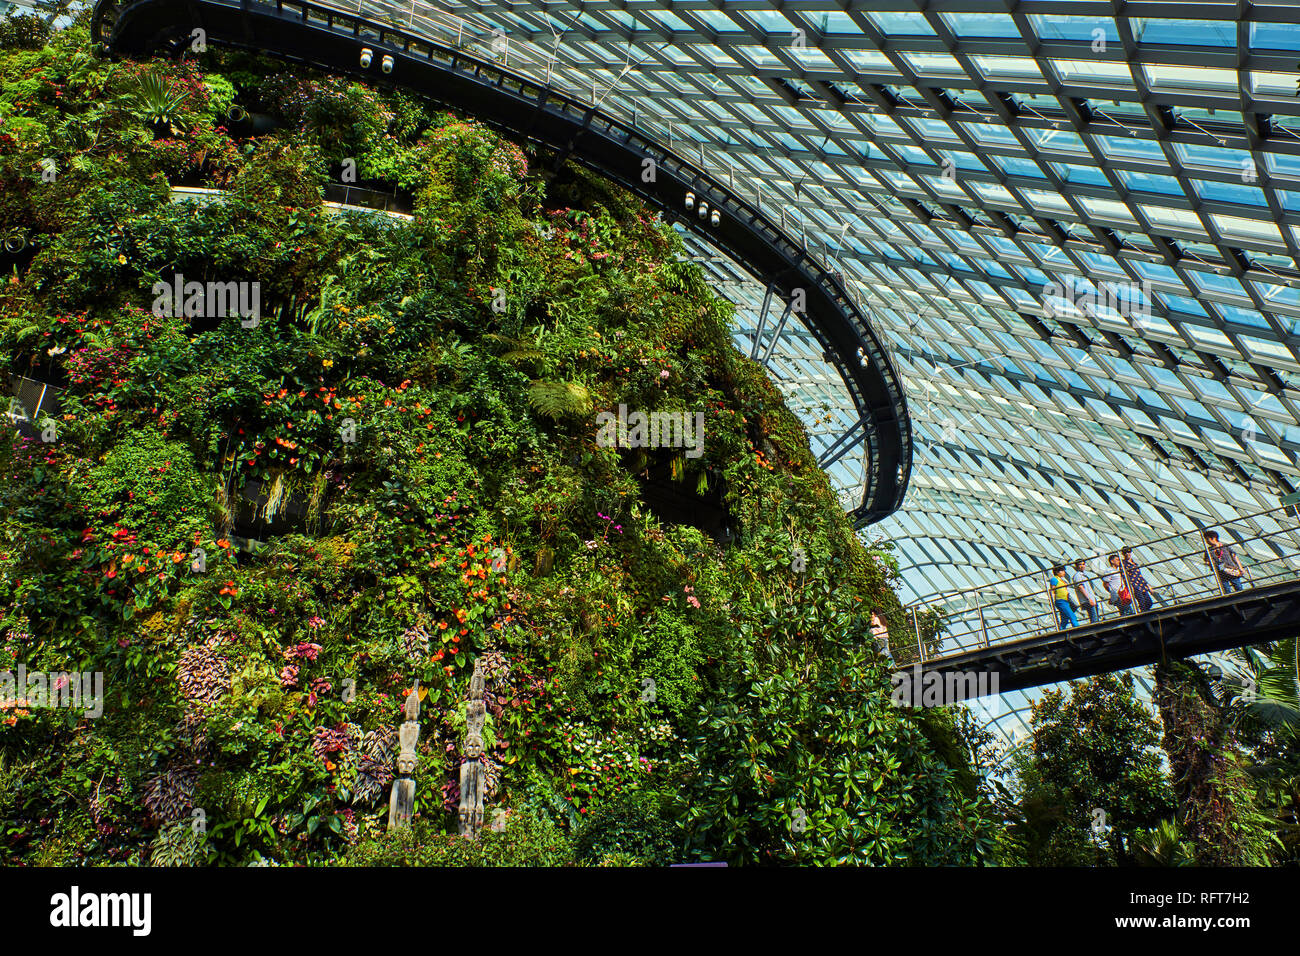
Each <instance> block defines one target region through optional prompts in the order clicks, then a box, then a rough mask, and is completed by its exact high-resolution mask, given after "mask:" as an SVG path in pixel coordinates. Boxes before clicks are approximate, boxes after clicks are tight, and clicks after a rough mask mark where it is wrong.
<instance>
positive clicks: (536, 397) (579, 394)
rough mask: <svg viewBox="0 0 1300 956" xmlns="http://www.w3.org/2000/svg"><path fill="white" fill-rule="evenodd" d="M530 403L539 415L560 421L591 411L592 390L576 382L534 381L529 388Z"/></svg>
mask: <svg viewBox="0 0 1300 956" xmlns="http://www.w3.org/2000/svg"><path fill="white" fill-rule="evenodd" d="M528 404H529V405H531V406H532V408H533V411H535V412H537V414H539V415H545V416H546V417H547V418H550V419H553V420H555V421H559V420H561V419H563V418H568V417H570V416H578V415H586V414H589V413H590V412H591V409H592V407H593V406H592V401H591V392H589V391H587V389H586V388H585V387H584V386H582V385H579V384H577V383H576V382H543V381H534V382H533V384H532V385H531V386H530V387H529V389H528Z"/></svg>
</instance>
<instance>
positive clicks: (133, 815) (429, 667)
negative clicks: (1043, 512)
mask: <svg viewBox="0 0 1300 956" xmlns="http://www.w3.org/2000/svg"><path fill="white" fill-rule="evenodd" d="M0 87H2V92H0V223H3V229H4V230H5V231H8V230H20V231H22V232H23V234H24V235H27V236H29V237H30V239H31V242H32V246H31V247H30V248H29V250H28V251H26V252H23V253H22V254H21V255H19V256H17V257H14V258H12V259H9V260H6V261H5V270H6V282H5V284H4V285H3V286H2V287H0V307H2V314H0V349H3V351H4V353H5V354H6V355H7V356H8V357H9V360H10V367H11V369H12V370H13V371H16V372H21V373H23V374H26V375H30V376H34V377H37V378H41V379H43V380H48V381H52V382H54V383H55V384H57V385H60V386H63V387H65V389H66V390H65V391H64V392H63V394H62V410H61V413H60V415H59V417H58V418H57V419H56V420H55V424H56V425H57V433H58V435H57V439H56V440H53V441H48V442H47V441H41V440H34V439H31V438H25V437H19V436H16V435H15V434H14V433H13V432H12V431H9V430H7V431H6V432H5V436H4V438H3V440H2V441H0V515H2V516H3V517H0V670H4V669H10V668H12V667H14V666H16V664H17V663H18V662H20V661H21V662H23V663H25V664H26V666H27V667H28V668H32V669H34V668H37V667H40V668H43V669H44V670H46V671H59V670H76V671H98V672H102V673H103V674H104V681H105V688H106V698H107V699H106V702H105V710H104V714H103V716H102V717H99V718H88V717H84V716H82V715H80V714H77V713H73V712H70V711H67V710H53V709H43V708H36V707H24V706H17V707H13V708H10V709H9V710H7V711H6V712H5V714H4V716H3V718H0V757H2V758H3V764H2V765H0V766H2V769H0V807H2V808H3V810H4V812H3V818H4V820H5V821H6V824H5V832H3V833H0V848H2V849H0V856H3V858H4V859H6V860H19V861H25V862H42V863H61V862H67V863H73V862H86V861H89V862H95V863H103V862H108V861H126V862H148V861H154V862H158V863H166V864H169V865H175V864H186V863H203V862H207V863H242V862H251V861H259V860H273V861H276V862H303V863H328V862H332V861H336V860H338V859H341V858H343V857H344V856H346V855H348V854H351V856H349V859H351V860H353V861H356V862H369V863H376V862H396V861H398V860H399V859H400V860H403V861H407V860H413V861H420V862H425V863H430V864H442V863H448V864H450V863H464V864H471V863H474V864H477V863H491V862H496V863H503V862H517V863H561V862H568V861H569V860H572V859H581V860H582V861H583V862H589V863H611V864H626V863H656V864H658V863H665V862H669V861H675V860H678V859H712V858H720V857H725V858H727V859H729V860H732V861H734V862H770V861H807V862H820V861H828V862H840V861H843V862H850V861H871V862H900V861H903V862H910V863H932V862H942V863H949V862H976V861H979V860H981V859H983V858H984V856H985V855H986V853H987V850H988V847H989V846H990V837H989V834H988V830H987V823H986V822H985V819H984V817H983V816H982V815H986V811H987V806H986V802H985V801H984V799H983V798H982V797H981V796H980V794H979V793H978V792H976V790H975V789H974V788H972V787H971V786H970V773H971V771H970V766H969V755H968V754H967V753H966V750H965V749H964V747H963V746H962V745H961V738H960V731H959V729H958V727H957V726H956V724H955V723H954V721H953V719H952V717H951V715H949V714H947V713H928V714H924V715H923V714H920V713H918V712H912V711H906V710H901V709H898V708H894V707H892V706H890V705H889V704H888V702H887V699H886V691H885V690H884V688H885V687H886V686H887V677H886V674H885V672H884V670H883V669H882V665H881V662H880V661H879V659H878V658H877V657H876V656H875V652H874V650H872V649H870V648H872V644H871V641H870V639H869V635H868V634H867V630H866V623H865V620H864V614H863V609H864V608H870V607H871V606H873V605H880V606H882V607H883V608H884V609H885V612H886V616H887V617H888V618H889V619H890V620H891V621H892V622H896V626H897V627H899V628H901V627H902V614H901V610H900V607H899V603H898V599H897V597H896V596H895V594H894V592H893V590H892V585H893V583H894V582H895V579H896V567H895V566H894V565H893V563H892V559H891V558H890V556H889V554H888V553H887V550H881V549H867V548H864V547H863V545H862V544H861V543H860V542H859V540H858V539H857V538H856V537H855V536H854V534H853V533H852V530H851V529H850V527H849V526H848V524H847V522H846V520H845V518H844V515H843V514H842V512H841V510H840V508H839V506H838V504H837V502H836V499H835V497H834V495H833V494H832V492H831V489H830V488H829V486H828V484H827V480H826V477H825V475H824V474H823V473H822V472H821V471H820V470H819V469H818V468H817V466H816V463H815V461H814V459H813V457H812V455H811V454H810V452H809V449H808V442H807V437H806V434H805V433H804V431H803V428H802V426H801V425H800V424H799V421H798V419H797V418H796V417H795V416H794V415H793V414H792V413H791V412H790V411H789V410H788V409H786V408H785V406H784V404H783V402H782V399H781V396H780V394H779V392H778V391H777V390H776V389H775V388H774V386H773V385H772V384H771V382H769V381H768V379H767V378H766V376H765V374H764V372H763V370H762V368H761V367H760V366H758V365H757V364H755V363H753V362H751V361H749V360H748V359H746V358H745V357H743V356H742V355H740V354H739V353H738V352H737V351H736V350H735V349H734V348H733V347H732V346H731V344H730V332H729V329H728V318H729V314H730V307H729V305H728V304H727V303H726V302H724V301H722V300H720V299H718V298H717V297H716V296H715V295H714V294H713V293H712V292H711V290H710V289H709V287H708V285H707V283H706V282H705V280H704V278H703V276H702V274H701V272H700V271H699V270H698V268H697V267H695V266H694V265H692V264H690V263H689V262H687V261H685V259H684V257H683V254H682V247H681V245H680V242H679V240H678V239H677V237H676V236H675V234H674V233H673V232H672V231H671V230H670V229H668V228H666V227H665V226H664V225H663V224H662V223H660V222H658V221H657V220H656V219H655V218H654V217H652V216H650V215H649V214H647V212H646V210H645V209H644V208H643V207H641V206H640V205H639V204H638V203H636V202H634V201H633V200H631V199H630V198H629V197H627V196H626V195H624V194H622V193H620V192H618V191H616V190H614V189H612V188H611V187H609V186H607V185H605V184H603V183H602V182H600V181H599V180H596V179H594V178H592V177H591V176H589V175H587V174H584V173H582V172H580V171H578V170H568V171H566V173H565V174H564V175H563V176H561V177H559V178H557V179H555V180H554V181H551V182H547V181H545V180H543V179H542V178H541V177H539V176H536V175H534V174H533V173H532V172H530V168H529V158H528V156H527V155H526V154H525V152H524V151H522V150H521V149H520V148H519V147H517V146H515V145H513V144H511V143H509V142H506V141H503V140H502V139H500V138H499V137H497V136H496V135H494V134H492V133H491V132H489V131H488V130H486V129H484V128H483V127H481V126H479V125H477V124H475V123H472V122H467V121H464V120H462V119H459V118H456V117H453V116H448V115H445V114H439V113H435V112H433V111H431V110H429V109H427V108H426V107H425V106H423V105H422V104H420V103H418V102H416V101H414V100H411V99H410V98H408V97H405V96H402V95H399V94H394V93H380V92H377V91H375V90H373V89H370V88H367V87H365V86H362V85H359V84H357V83H354V82H351V81H347V80H341V79H337V78H333V77H318V76H308V75H305V74H302V73H295V74H292V75H290V74H287V73H285V72H283V68H282V67H281V66H278V65H275V64H271V63H268V62H265V61H261V60H258V59H254V58H249V57H246V56H243V55H240V56H235V55H231V54H226V53H221V52H213V53H210V54H208V55H206V56H205V57H203V58H201V59H200V60H199V61H197V62H192V61H191V62H185V63H179V64H178V63H171V62H162V61H157V62H150V63H130V62H123V63H118V64H111V63H109V62H107V61H103V60H100V59H97V58H95V57H94V56H92V55H91V54H90V52H89V49H88V44H87V42H86V35H85V32H84V29H83V28H81V27H76V28H73V29H70V30H67V31H64V32H62V33H60V34H58V35H56V36H55V37H53V38H52V39H51V40H50V43H49V45H48V46H45V47H42V48H39V49H35V50H26V49H17V48H14V47H12V46H10V47H6V48H5V49H4V50H3V52H0ZM241 110H243V111H247V112H249V113H252V114H255V115H256V116H257V117H258V123H260V124H261V125H260V126H257V125H256V124H254V126H255V127H256V128H257V129H258V130H259V132H258V133H257V135H252V134H251V133H249V131H248V129H247V128H243V127H240V126H239V122H238V121H237V119H236V118H232V117H238V116H239V115H240V111H241ZM247 125H248V124H247V123H245V127H247ZM241 129H242V132H241ZM350 159H351V160H355V161H356V164H357V168H358V170H359V171H360V174H361V176H362V177H363V178H365V179H367V180H369V181H371V183H370V184H371V185H374V186H377V187H383V188H387V189H391V190H399V191H405V192H406V193H408V194H409V196H410V197H411V199H412V201H413V205H414V210H415V212H414V217H413V219H411V220H409V221H406V220H399V219H393V218H390V217H387V216H383V215H375V214H370V213H362V212H351V213H344V214H333V213H332V212H330V211H329V210H328V209H327V207H325V206H324V205H323V204H322V198H323V194H324V193H323V190H324V185H325V183H326V182H327V181H328V180H329V179H330V178H332V177H336V176H337V175H338V170H339V169H340V168H343V167H344V166H345V165H346V161H348V160H350ZM46 160H48V161H49V162H46ZM176 183H185V184H199V185H203V186H208V187H215V188H219V189H221V190H223V192H222V194H221V197H220V199H219V201H213V202H209V203H207V204H199V205H196V204H195V203H193V202H171V201H169V186H170V185H173V184H176ZM178 274H179V275H182V276H183V277H184V278H185V280H186V281H187V282H188V281H191V280H192V281H195V282H209V281H211V282H221V283H227V282H234V283H240V282H247V283H258V284H259V286H258V288H259V292H260V303H261V307H260V316H259V317H258V321H257V322H255V323H251V322H245V321H241V320H240V317H239V316H236V315H233V314H230V312H229V310H227V311H226V312H225V314H219V315H206V314H205V315H201V316H194V315H190V316H186V315H184V314H183V313H184V310H183V309H182V310H179V312H178V311H177V310H174V309H166V308H162V307H161V306H160V304H159V296H158V294H157V293H156V292H155V290H154V286H155V283H159V282H162V283H163V284H164V288H170V287H171V285H172V283H173V282H174V281H175V277H176V276H177V275H178ZM163 298H164V299H165V298H166V297H165V296H164V297H163ZM619 404H626V405H628V406H629V407H631V408H636V409H641V410H644V411H647V412H648V411H683V412H686V413H688V414H691V415H693V414H694V413H695V412H697V411H699V412H702V413H703V415H704V420H705V435H706V436H707V439H706V441H705V442H704V445H703V454H702V455H701V456H700V457H698V458H696V457H687V456H686V455H685V454H683V453H682V450H681V449H633V450H620V449H616V448H606V447H601V446H600V445H598V444H597V443H596V441H595V427H594V424H593V415H594V413H596V412H598V411H603V410H610V409H614V408H617V406H618V405H619ZM656 470H658V471H661V472H663V473H665V474H668V475H671V476H672V480H673V481H674V482H675V484H676V485H678V486H680V488H681V489H683V490H684V491H685V492H686V493H688V494H690V493H696V494H699V495H705V494H712V495H717V496H718V498H717V500H719V501H720V502H721V507H723V508H725V510H726V512H727V516H726V520H727V522H728V523H729V525H730V527H731V528H732V529H733V530H734V531H735V535H734V537H733V538H731V539H730V540H729V542H728V543H727V544H726V545H723V544H720V543H719V542H717V541H715V540H713V539H712V538H710V537H709V536H708V535H706V534H704V533H702V532H701V531H700V530H699V529H697V528H695V527H692V526H690V525H688V524H680V523H673V522H671V521H668V520H666V519H665V518H664V517H662V516H660V515H657V514H656V512H655V511H654V510H652V509H651V508H650V507H649V506H648V505H647V504H646V500H647V496H646V487H645V482H647V481H648V480H649V479H647V478H646V477H645V476H646V475H647V474H648V473H650V472H654V471H656ZM701 500H702V499H701ZM240 530H242V531H243V532H244V534H243V535H242V536H241V535H239V534H236V533H235V532H237V531H240ZM254 537H255V538H258V539H262V540H263V541H264V542H265V544H264V546H261V547H257V546H255V545H254V543H253V542H252V541H250V540H249V539H250V538H254ZM796 545H798V546H799V547H801V548H802V549H803V550H804V552H805V553H806V554H807V560H808V569H807V571H806V572H804V573H796V572H794V571H792V570H791V568H790V554H791V549H792V548H793V547H794V546H796ZM927 633H928V629H927ZM476 660H482V661H483V662H484V664H485V667H486V669H487V674H488V694H487V697H486V705H487V708H488V712H489V725H488V728H487V732H486V734H485V737H486V740H487V745H488V755H487V756H486V758H485V760H484V768H485V772H486V776H487V780H488V791H489V793H488V796H489V804H490V813H491V811H494V810H496V809H501V808H508V809H509V810H510V811H511V815H510V819H511V820H513V821H516V822H515V823H513V824H511V827H513V829H511V828H510V827H508V828H507V830H506V832H505V833H504V834H503V835H498V834H495V833H489V834H488V835H486V836H485V837H484V839H483V841H482V842H481V844H477V845H467V844H466V843H465V841H460V840H459V839H458V838H450V837H447V836H445V835H446V834H450V833H454V832H455V819H454V815H453V814H452V813H451V812H449V811H450V810H452V809H454V807H455V806H456V803H457V800H458V793H457V781H458V777H457V768H458V767H459V765H460V760H461V753H460V748H461V746H462V740H463V733H464V717H463V710H462V706H463V705H462V703H461V701H462V700H463V698H464V695H465V691H466V685H467V679H468V675H469V672H470V669H471V667H472V665H473V663H474V662H475V661H476ZM417 679H418V681H419V688H420V690H419V693H420V695H421V697H422V708H423V712H422V715H421V746H420V765H419V769H418V771H417V774H416V783H417V801H418V804H417V813H418V818H419V826H418V827H417V828H416V830H415V831H414V832H413V833H412V834H411V835H409V837H395V838H391V839H385V838H383V828H384V820H385V815H386V800H385V798H386V795H387V792H388V787H387V782H388V779H389V776H390V775H391V770H390V769H389V762H388V760H387V759H386V758H384V756H383V753H382V751H383V748H382V746H381V745H382V743H383V741H384V740H385V739H388V738H389V736H390V735H391V733H392V732H393V729H394V728H395V727H396V725H397V723H398V722H399V721H400V719H401V718H400V714H401V707H402V703H403V699H404V695H405V694H407V693H409V692H410V689H411V688H412V686H413V685H414V681H415V680H417ZM796 808H798V809H801V810H802V811H803V813H804V814H805V816H806V820H807V829H806V832H802V833H792V832H791V830H790V818H791V814H792V812H793V811H794V810H795V809H796ZM200 820H201V821H202V823H203V826H202V827H198V826H197V823H198V821H200ZM529 821H531V822H529ZM191 823H193V824H194V825H193V826H190V825H191ZM187 826H189V827H190V829H189V830H188V832H187V829H186V827H187ZM565 834H573V835H574V836H575V838H576V841H577V843H576V856H575V851H574V850H571V849H569V848H568V843H567V840H568V837H567V836H565Z"/></svg>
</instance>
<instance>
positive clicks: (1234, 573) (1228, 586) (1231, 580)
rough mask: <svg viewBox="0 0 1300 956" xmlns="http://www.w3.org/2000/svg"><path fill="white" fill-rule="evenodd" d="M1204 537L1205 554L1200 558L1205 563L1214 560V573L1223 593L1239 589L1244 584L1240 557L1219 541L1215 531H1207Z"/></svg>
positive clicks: (1217, 533)
mask: <svg viewBox="0 0 1300 956" xmlns="http://www.w3.org/2000/svg"><path fill="white" fill-rule="evenodd" d="M1204 537H1205V550H1206V555H1205V557H1204V558H1202V559H1201V560H1202V561H1203V562H1204V563H1205V564H1209V563H1210V561H1211V560H1213V561H1214V573H1215V574H1217V575H1218V576H1219V586H1220V587H1221V588H1222V589H1223V593H1224V594H1231V593H1232V592H1233V591H1240V590H1241V589H1242V587H1243V586H1244V585H1243V584H1242V583H1241V579H1242V578H1243V577H1245V574H1246V571H1245V569H1244V568H1243V567H1242V566H1241V559H1240V558H1238V557H1237V552H1236V551H1233V550H1232V548H1230V547H1228V546H1227V545H1226V544H1221V543H1220V542H1219V532H1217V531H1207V532H1205V535H1204Z"/></svg>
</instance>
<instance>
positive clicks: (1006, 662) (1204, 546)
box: [890, 502, 1300, 693]
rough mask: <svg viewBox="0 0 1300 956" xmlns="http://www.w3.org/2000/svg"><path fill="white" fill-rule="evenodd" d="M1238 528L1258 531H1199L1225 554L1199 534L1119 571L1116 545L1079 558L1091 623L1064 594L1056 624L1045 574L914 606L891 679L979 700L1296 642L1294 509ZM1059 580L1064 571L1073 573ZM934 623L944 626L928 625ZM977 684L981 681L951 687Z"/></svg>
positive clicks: (1297, 530)
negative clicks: (923, 680)
mask: <svg viewBox="0 0 1300 956" xmlns="http://www.w3.org/2000/svg"><path fill="white" fill-rule="evenodd" d="M1239 522H1240V523H1241V524H1242V525H1245V524H1247V523H1248V522H1249V523H1250V524H1251V525H1253V526H1254V527H1258V528H1261V529H1263V530H1261V531H1259V532H1258V533H1254V534H1249V535H1244V536H1240V537H1238V536H1236V535H1234V534H1233V533H1232V531H1231V527H1232V526H1231V525H1230V524H1229V525H1225V526H1216V527H1210V528H1207V529H1204V530H1211V531H1217V532H1218V534H1219V536H1220V539H1221V544H1222V545H1226V546H1227V547H1228V548H1229V549H1231V550H1230V553H1229V552H1220V551H1218V550H1217V549H1215V548H1213V547H1212V546H1211V544H1210V543H1208V542H1207V541H1206V539H1205V536H1204V534H1203V531H1202V530H1200V529H1198V530H1196V531H1191V532H1185V533H1183V534H1179V535H1172V536H1169V537H1167V538H1160V539H1157V540H1155V541H1149V542H1145V543H1142V544H1137V545H1134V546H1133V549H1132V559H1133V563H1132V564H1131V565H1126V564H1125V563H1124V562H1123V559H1122V553H1121V549H1120V547H1119V546H1118V545H1117V546H1116V548H1115V550H1114V551H1113V552H1105V553H1102V554H1098V555H1091V556H1079V557H1084V558H1085V561H1086V565H1085V568H1084V570H1083V574H1084V578H1085V581H1086V583H1087V585H1088V587H1089V588H1090V590H1091V592H1092V594H1093V596H1094V597H1095V598H1096V600H1097V602H1098V603H1097V610H1098V620H1097V621H1095V622H1094V621H1090V620H1089V615H1088V613H1087V610H1086V606H1085V604H1086V602H1085V601H1084V600H1083V598H1082V597H1081V595H1080V593H1079V589H1078V588H1077V587H1076V586H1074V585H1073V584H1072V585H1071V586H1070V588H1069V593H1070V598H1071V599H1072V600H1073V601H1074V602H1075V603H1076V604H1078V605H1079V606H1080V607H1079V610H1078V611H1077V612H1072V613H1074V614H1075V616H1076V618H1077V620H1078V621H1079V623H1078V624H1077V625H1076V626H1065V625H1066V624H1067V622H1066V620H1063V615H1062V612H1061V611H1060V610H1059V609H1058V607H1057V605H1056V601H1055V597H1056V596H1055V595H1054V594H1053V593H1052V591H1051V589H1050V587H1049V582H1050V579H1051V577H1052V572H1051V570H1046V571H1043V572H1036V573H1033V574H1028V575H1021V576H1019V577H1014V578H1008V579H1006V580H1003V581H998V582H996V583H994V584H992V585H989V586H987V587H985V588H980V589H975V590H971V591H963V592H959V593H956V594H951V595H947V596H944V597H939V598H935V599H932V600H930V601H926V602H922V603H918V604H916V605H913V606H911V607H909V608H908V609H907V611H908V623H909V625H910V626H911V629H912V633H911V634H910V635H891V638H890V645H891V648H892V649H893V655H894V660H895V663H896V664H897V665H898V667H897V673H899V674H910V675H913V676H915V675H916V674H917V673H918V671H916V666H917V665H918V664H919V665H920V670H919V673H920V674H922V675H925V674H930V673H935V674H938V675H940V676H941V677H943V678H944V680H945V681H946V682H947V685H948V686H952V685H953V682H954V681H958V683H957V686H969V687H971V688H975V687H976V686H978V687H979V688H981V692H982V693H1002V692H1005V691H1011V690H1022V689H1024V688H1028V687H1036V686H1039V685H1042V684H1051V683H1056V682H1057V681H1064V680H1072V679H1074V678H1079V677H1088V676H1090V675H1092V674H1099V673H1102V672H1105V671H1115V670H1124V669H1127V668H1131V667H1139V666H1142V665H1147V664H1155V663H1157V662H1159V661H1164V660H1172V659H1176V658H1182V657H1189V656H1191V655H1194V654H1205V653H1209V652H1212V651H1222V650H1227V649H1228V648H1232V647H1244V646H1247V645H1251V644H1264V643H1267V642H1270V641H1277V640H1281V639H1283V638H1288V637H1295V636H1296V634H1297V632H1300V511H1298V510H1297V504H1296V503H1295V502H1291V503H1289V504H1287V505H1284V506H1283V507H1281V508H1278V509H1275V510H1272V511H1267V512H1261V513H1259V514H1254V515H1246V516H1243V517H1242V518H1240V519H1239ZM1112 555H1115V556H1117V557H1119V559H1120V562H1119V563H1120V566H1119V567H1115V566H1113V565H1112V564H1111V563H1110V560H1109V559H1110V557H1111V556H1112ZM1062 557H1063V560H1064V561H1071V562H1072V561H1073V559H1074V558H1075V556H1068V555H1067V556H1062ZM1220 563H1223V564H1226V565H1227V566H1229V567H1234V564H1235V566H1236V567H1239V568H1240V571H1241V574H1240V575H1239V576H1238V577H1236V578H1234V577H1232V576H1231V575H1229V574H1220V573H1219V572H1217V571H1216V570H1214V569H1215V568H1216V567H1217V566H1218V565H1219V564H1220ZM1133 568H1137V573H1134V572H1133ZM1067 571H1073V567H1072V564H1070V565H1067ZM1108 574H1109V575H1111V580H1110V584H1111V585H1112V586H1114V587H1115V588H1116V591H1117V592H1118V596H1119V597H1123V594H1124V591H1127V593H1128V594H1129V595H1130V596H1131V598H1132V600H1131V601H1130V603H1129V604H1128V605H1120V604H1116V603H1112V602H1111V600H1110V599H1111V596H1112V593H1113V592H1112V591H1111V590H1110V589H1109V588H1108V587H1107V583H1106V581H1105V580H1104V579H1105V577H1106V576H1107V575H1108ZM1235 582H1240V584H1239V585H1238V584H1237V583H1235ZM1120 589H1122V590H1120ZM1125 612H1126V613H1125ZM936 615H937V616H938V618H939V619H940V620H941V622H942V623H941V624H939V625H937V626H936V624H935V623H934V621H935V616H936ZM995 674H996V675H997V677H996V680H993V679H992V678H993V675H995ZM979 675H988V677H987V679H985V680H978V681H977V680H968V681H966V682H965V684H962V683H961V682H960V680H959V679H961V678H978V676H979Z"/></svg>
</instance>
